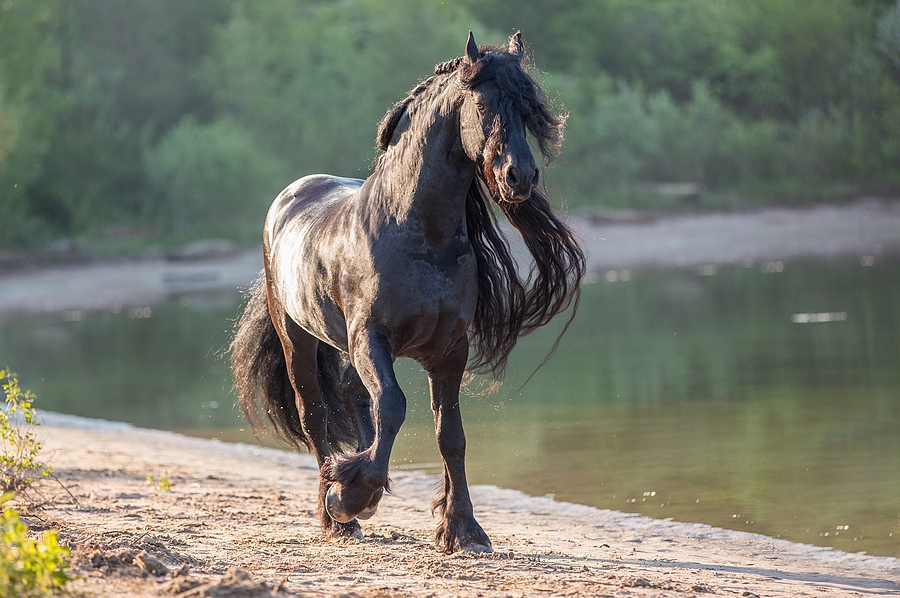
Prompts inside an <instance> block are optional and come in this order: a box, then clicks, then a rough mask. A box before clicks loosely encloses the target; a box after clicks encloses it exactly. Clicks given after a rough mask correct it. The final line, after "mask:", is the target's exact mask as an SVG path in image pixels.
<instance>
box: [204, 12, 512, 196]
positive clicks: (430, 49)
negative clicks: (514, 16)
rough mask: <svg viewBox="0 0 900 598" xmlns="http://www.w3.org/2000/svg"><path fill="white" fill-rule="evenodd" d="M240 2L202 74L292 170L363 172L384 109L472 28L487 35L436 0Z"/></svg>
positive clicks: (224, 105) (455, 49) (453, 52)
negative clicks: (389, 0) (424, 0)
mask: <svg viewBox="0 0 900 598" xmlns="http://www.w3.org/2000/svg"><path fill="white" fill-rule="evenodd" d="M234 8H235V10H234V16H233V18H232V19H231V20H230V21H229V23H228V24H227V25H226V26H224V27H222V28H221V29H220V30H219V31H218V34H217V36H216V43H215V44H214V47H213V50H212V51H211V52H210V53H209V55H208V56H207V57H206V60H205V61H204V64H203V68H202V71H201V73H202V79H203V80H204V81H205V82H206V83H207V85H208V86H209V88H210V89H211V91H212V94H213V97H214V98H215V100H216V102H217V105H218V106H219V108H220V109H222V110H225V111H227V112H228V113H230V114H232V115H233V116H234V118H235V119H236V120H237V121H238V122H240V123H241V124H242V125H244V126H245V127H246V128H247V129H248V130H251V131H254V132H256V133H257V139H259V140H260V142H261V143H262V144H263V147H264V148H265V149H266V150H268V151H270V152H271V153H274V154H276V155H278V156H282V157H284V159H285V160H287V161H288V163H289V164H288V165H289V167H290V168H291V172H293V173H295V175H296V176H299V175H302V174H310V173H315V172H331V173H335V174H339V175H341V176H365V175H366V173H367V171H368V169H369V166H370V164H371V162H372V160H373V158H374V157H375V152H374V149H373V148H374V143H375V141H374V140H375V128H376V125H377V124H378V121H379V120H380V119H381V117H382V115H384V113H385V111H386V110H387V109H388V108H390V106H392V105H393V103H394V102H396V101H397V100H398V99H400V98H401V97H402V96H403V94H404V93H405V92H406V91H407V90H409V89H411V88H412V87H414V86H415V84H416V83H417V82H418V81H419V80H420V79H424V78H425V77H427V76H428V75H430V74H431V73H432V71H433V69H434V65H435V64H436V63H437V62H440V61H443V60H446V59H447V58H448V57H452V56H457V55H459V54H460V53H461V52H462V50H463V47H464V43H465V32H466V31H467V30H468V29H470V28H474V29H475V30H476V34H478V35H480V38H481V39H482V40H485V37H484V35H483V30H482V28H479V27H477V26H475V27H473V25H472V20H471V18H470V17H469V16H468V15H467V14H466V13H465V11H462V10H460V9H459V8H454V7H452V6H445V5H444V4H443V3H438V2H433V1H430V2H419V1H417V0H394V1H392V2H381V1H375V0H349V1H347V2H341V3H329V2H308V1H303V0H290V1H287V0H286V1H283V2H278V3H271V2H254V1H252V0H244V1H240V2H236V4H235V7H234ZM460 40H462V41H460ZM485 41H486V40H485ZM496 41H497V42H500V41H502V36H498V37H497V38H496ZM295 178H296V177H295Z"/></svg>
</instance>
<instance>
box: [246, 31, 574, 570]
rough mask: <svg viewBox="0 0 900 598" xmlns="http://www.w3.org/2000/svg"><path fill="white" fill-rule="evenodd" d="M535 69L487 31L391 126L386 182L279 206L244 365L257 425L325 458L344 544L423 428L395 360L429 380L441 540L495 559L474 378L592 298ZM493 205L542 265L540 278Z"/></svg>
mask: <svg viewBox="0 0 900 598" xmlns="http://www.w3.org/2000/svg"><path fill="white" fill-rule="evenodd" d="M523 59H524V46H523V44H522V40H521V36H520V34H518V33H517V34H516V35H514V36H513V37H512V38H511V39H510V41H509V46H508V47H507V48H498V47H493V46H482V47H481V48H479V47H478V46H477V45H476V43H475V40H474V37H473V36H472V34H471V32H470V33H469V39H468V43H467V45H466V53H465V56H462V57H460V58H456V59H453V60H450V61H448V62H445V63H442V64H439V65H438V66H437V67H436V68H435V75H434V76H432V77H431V78H429V79H427V80H426V81H424V82H423V83H421V84H420V85H419V86H417V87H416V88H415V89H413V90H412V91H411V92H410V93H409V94H408V96H407V97H406V98H405V99H403V100H401V101H400V102H398V103H397V104H396V105H395V106H394V107H393V108H392V109H391V110H390V111H388V113H387V114H386V115H385V117H384V119H383V120H382V121H381V124H380V125H379V129H378V146H379V149H380V150H382V151H383V152H384V153H383V154H382V155H381V156H380V157H379V159H378V161H377V164H376V166H375V172H374V173H373V174H372V175H371V176H370V177H369V178H368V179H366V180H365V181H362V180H357V179H345V178H338V177H333V176H326V175H313V176H307V177H304V178H302V179H300V180H298V181H296V182H295V183H293V184H292V185H290V186H289V187H288V188H287V189H285V190H284V191H283V192H282V193H281V195H279V196H278V198H277V199H276V200H275V202H274V203H273V204H272V207H271V209H270V210H269V214H268V217H267V218H266V223H265V229H264V234H263V251H264V254H265V270H264V276H263V277H261V278H260V281H259V282H258V284H257V286H256V288H255V290H254V291H253V292H252V293H251V297H250V301H249V303H248V305H247V307H246V308H245V311H244V314H243V316H242V317H241V319H240V321H239V323H238V326H237V332H236V335H235V339H234V341H233V343H232V345H231V359H232V368H233V372H234V378H235V383H236V386H237V389H238V391H239V393H240V399H241V406H242V408H243V410H244V414H245V415H246V416H247V418H248V420H249V421H250V422H251V425H253V426H254V429H256V428H258V427H265V425H266V423H265V422H264V421H263V420H265V419H267V420H268V424H270V425H271V426H272V427H273V428H274V432H275V434H276V435H277V436H278V437H280V438H281V439H282V440H286V441H288V442H289V443H292V444H293V445H294V446H295V447H297V448H298V449H299V448H300V447H301V445H305V446H306V447H307V448H309V449H310V450H311V451H312V452H313V454H314V455H315V456H316V459H317V461H318V464H319V468H320V474H321V475H320V483H319V499H318V514H319V518H320V521H321V524H322V528H323V532H324V533H325V534H326V535H329V536H345V537H354V536H355V537H362V534H361V532H360V527H359V523H358V522H357V519H367V518H369V517H371V516H372V515H373V514H374V513H375V510H376V508H377V506H378V502H379V500H380V499H381V497H382V494H383V492H385V491H389V489H390V487H389V484H390V480H389V478H388V461H389V458H390V454H391V448H392V446H393V444H394V439H395V438H396V436H397V433H398V432H399V431H400V426H401V425H402V424H403V420H404V418H405V416H406V398H405V397H404V395H403V392H402V391H401V390H400V387H399V386H398V384H397V380H396V378H395V377H394V370H393V362H394V360H395V359H397V358H398V357H408V358H412V359H414V360H416V361H417V362H419V363H420V364H421V365H422V367H423V368H424V370H425V371H426V372H427V374H428V381H429V388H430V391H431V406H432V409H433V411H434V421H435V429H436V435H437V444H438V448H439V449H440V453H441V459H442V460H443V465H444V479H443V484H442V487H441V488H440V489H439V493H438V496H437V498H436V499H435V501H434V503H433V505H432V512H434V511H438V512H439V513H440V523H439V525H438V527H437V531H436V534H435V542H436V545H437V547H438V549H440V550H442V551H443V552H446V553H451V552H454V551H456V550H472V551H490V550H491V542H490V540H489V539H488V537H487V535H486V534H485V532H484V530H483V529H482V528H481V526H480V525H479V524H478V522H476V521H475V517H474V515H473V512H472V503H471V501H470V499H469V491H468V486H467V484H466V474H465V465H464V460H465V448H466V441H465V435H464V433H463V426H462V420H461V419H460V411H459V390H460V385H461V381H462V378H463V374H464V372H465V371H466V370H468V371H469V372H471V373H483V374H484V373H486V374H492V375H493V376H494V379H496V380H499V379H500V378H501V377H502V374H503V370H504V367H505V365H506V362H507V358H508V357H509V354H510V352H511V351H512V349H513V346H514V345H515V344H516V341H517V340H518V338H519V337H520V336H522V335H524V334H526V333H528V332H530V331H532V330H534V329H536V328H538V327H539V326H542V325H544V324H545V323H547V322H548V321H549V320H550V319H551V318H552V317H553V316H555V315H556V314H558V313H560V312H561V311H563V310H565V309H566V308H567V307H569V306H570V305H571V304H572V302H573V301H577V297H578V292H579V284H580V281H581V278H582V276H583V274H584V267H585V264H584V255H583V253H582V251H581V249H580V248H579V246H578V244H577V242H576V241H575V239H574V237H573V235H572V232H571V231H570V230H569V228H568V227H567V226H566V225H565V224H564V223H563V222H562V221H561V220H559V219H558V218H557V217H556V216H555V215H554V214H553V212H552V210H551V208H550V205H549V203H548V202H547V199H546V198H545V197H544V196H543V195H542V194H541V193H540V191H539V190H538V189H537V183H538V174H539V171H538V168H537V165H536V164H535V160H534V157H533V156H532V153H531V149H530V147H529V145H528V141H527V133H528V132H530V133H531V134H532V135H533V137H534V139H535V142H536V143H537V146H538V147H539V148H540V150H541V153H542V154H543V155H544V156H545V158H547V159H548V160H549V159H550V157H551V156H552V153H553V151H554V150H555V149H556V148H557V146H558V144H559V143H560V141H561V140H562V129H563V124H564V119H563V118H562V117H559V116H555V115H554V114H553V113H552V112H551V111H550V109H549V106H548V104H547V102H546V101H545V100H544V98H543V96H542V94H541V91H540V88H539V87H538V85H537V84H536V83H535V82H534V80H533V79H532V78H531V77H530V76H529V75H528V73H527V72H526V70H525V68H524V67H523ZM491 202H493V203H494V204H496V205H497V206H499V209H500V210H501V211H502V212H503V213H504V214H505V215H506V218H507V219H508V221H509V222H510V224H512V226H513V227H515V228H516V229H517V230H518V231H519V233H520V234H521V235H522V237H523V239H524V241H525V245H526V247H527V248H528V250H529V252H530V253H531V257H532V258H533V261H532V264H531V269H530V271H529V273H528V275H527V276H525V277H523V276H522V275H521V274H520V272H519V269H518V266H517V264H516V262H515V260H514V259H513V257H512V255H511V253H510V249H509V246H508V245H507V242H506V239H505V238H504V237H503V235H502V233H501V232H500V230H499V229H498V227H497V222H496V216H495V212H494V210H493V208H492V203H491ZM569 321H571V320H569ZM345 356H347V357H349V364H350V365H348V366H346V368H345V369H344V370H343V372H342V371H341V367H342V363H343V361H344V360H345V359H344V358H345ZM261 411H262V412H264V413H265V418H264V417H262V416H261V413H260V412H261ZM352 449H355V451H353V450H352Z"/></svg>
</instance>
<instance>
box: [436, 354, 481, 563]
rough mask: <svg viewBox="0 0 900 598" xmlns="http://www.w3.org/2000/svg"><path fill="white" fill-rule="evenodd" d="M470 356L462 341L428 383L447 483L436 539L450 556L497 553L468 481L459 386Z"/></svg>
mask: <svg viewBox="0 0 900 598" xmlns="http://www.w3.org/2000/svg"><path fill="white" fill-rule="evenodd" d="M468 354H469V344H468V341H467V340H466V339H465V338H463V339H461V340H460V341H459V342H458V343H457V345H456V347H454V349H453V351H452V352H451V353H450V354H449V355H448V356H447V357H446V358H445V359H444V360H443V361H441V362H440V363H437V364H428V365H427V366H426V370H427V372H428V384H429V388H430V390H431V408H432V410H433V411H434V428H435V433H436V435H437V443H438V449H439V450H440V452H441V459H442V460H443V462H444V481H443V485H442V487H440V488H439V489H438V495H437V497H436V498H435V500H434V502H433V503H432V505H431V510H432V513H434V512H435V511H438V512H440V517H441V520H440V523H439V524H438V527H437V530H436V531H435V535H434V539H435V545H436V546H437V548H438V550H440V551H442V552H444V553H447V554H450V553H451V552H456V551H458V550H463V551H467V552H493V548H492V547H491V541H490V540H489V539H488V536H487V534H486V533H485V532H484V530H483V529H482V528H481V526H480V525H479V524H478V522H477V521H475V514H474V513H473V511H472V500H471V499H470V498H469V486H468V483H467V482H466V464H465V460H466V435H465V433H464V432H463V425H462V417H461V415H460V412H459V387H460V383H461V381H462V375H463V372H464V371H465V367H466V360H467V359H468Z"/></svg>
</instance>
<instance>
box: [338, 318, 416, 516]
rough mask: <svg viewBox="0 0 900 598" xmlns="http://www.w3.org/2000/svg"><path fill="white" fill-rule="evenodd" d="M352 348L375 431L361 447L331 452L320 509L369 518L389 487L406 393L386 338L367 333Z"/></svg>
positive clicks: (403, 414) (404, 416)
mask: <svg viewBox="0 0 900 598" xmlns="http://www.w3.org/2000/svg"><path fill="white" fill-rule="evenodd" d="M352 351H353V365H354V366H355V368H356V370H357V372H358V375H359V377H360V380H362V382H363V385H364V386H365V388H366V390H368V392H369V396H370V397H371V400H372V415H373V419H374V431H375V435H374V438H373V439H372V440H371V445H370V446H368V448H366V449H365V450H362V451H360V452H358V453H356V454H355V455H339V456H338V455H336V456H333V457H332V458H331V459H330V460H329V463H328V464H327V466H326V467H325V468H324V469H323V476H325V479H326V481H327V482H329V483H330V487H329V488H328V493H327V495H326V497H325V508H326V510H327V511H328V514H329V515H330V516H331V517H332V518H333V519H335V520H336V521H342V522H343V521H352V520H353V519H354V518H356V517H359V518H361V519H366V518H368V517H371V516H372V515H374V513H375V510H376V508H377V507H378V502H379V501H380V500H381V497H382V495H383V493H384V491H385V490H390V480H389V478H388V464H389V461H390V458H391V450H392V449H393V447H394V440H395V439H396V437H397V434H398V433H399V432H400V426H401V425H403V421H404V420H405V419H406V397H405V396H404V395H403V391H401V390H400V386H399V384H397V379H396V377H395V376H394V356H393V353H392V351H391V347H390V344H389V343H388V341H387V339H386V338H385V337H384V336H382V335H378V334H375V333H371V332H367V333H366V334H364V335H362V338H361V339H359V340H358V341H357V342H356V343H354V347H353V349H352Z"/></svg>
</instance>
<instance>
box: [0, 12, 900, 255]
mask: <svg viewBox="0 0 900 598" xmlns="http://www.w3.org/2000/svg"><path fill="white" fill-rule="evenodd" d="M512 6H514V8H511V7H512ZM469 29H473V30H474V31H475V34H476V38H477V39H478V40H479V42H481V43H498V44H499V43H504V41H505V39H506V36H508V35H510V34H511V33H514V32H515V31H516V30H517V29H521V30H522V31H523V34H524V36H525V40H526V42H527V43H528V44H529V49H530V51H531V52H532V53H533V55H534V58H535V60H536V65H537V68H538V70H539V78H540V79H541V81H542V83H543V85H544V87H545V89H546V90H547V91H548V92H549V94H550V96H551V97H552V98H553V99H554V101H556V102H558V103H559V105H560V106H563V107H564V108H565V110H567V111H568V112H569V114H570V117H569V124H568V131H567V139H566V142H565V144H564V147H563V152H562V154H561V156H560V157H559V158H558V159H557V160H556V161H555V163H554V168H553V171H552V174H551V176H550V185H551V190H553V191H554V194H555V195H556V196H557V197H563V198H565V199H566V200H567V201H568V203H569V204H570V205H571V206H592V207H597V208H617V207H633V208H642V209H647V208H650V209H739V208H747V207H754V206H760V205H776V204H777V205H798V204H805V203H811V202H818V201H835V200H842V199H847V198H853V197H858V196H861V195H865V194H877V195H896V194H897V193H898V190H900V1H894V0H890V1H886V0H852V1H851V0H818V1H816V2H814V3H813V2H809V1H807V0H721V1H716V2H710V1H709V0H540V1H538V0H520V1H519V2H517V3H515V4H514V5H511V4H510V3H508V2H505V1H502V0H477V1H476V0H460V1H459V2H450V1H447V2H439V1H437V0H423V1H420V0H342V1H340V2H330V1H329V2H326V1H324V0H322V1H316V0H270V1H266V2H257V1H254V0H204V1H202V2H201V1H184V0H145V1H131V2H113V1H111V0H40V1H35V0H0V217H2V221H3V223H4V226H3V235H2V237H0V249H3V248H7V249H9V248H17V249H21V248H27V247H38V248H40V247H43V248H46V247H53V246H56V247H68V246H73V245H74V246H75V247H76V248H84V247H87V246H90V245H91V243H94V244H96V243H100V244H103V243H106V244H110V243H112V244H116V243H120V244H121V243H126V244H127V243H137V244H139V243H141V242H146V241H147V240H148V239H153V240H154V242H158V241H159V240H160V239H162V240H164V241H167V242H180V241H184V240H188V239H191V238H197V237H201V236H207V237H209V236H217V237H225V238H231V239H234V240H237V241H239V242H251V241H255V240H256V239H257V238H258V236H259V230H260V226H261V222H262V219H263V217H264V214H265V210H266V208H267V206H268V204H269V202H270V201H271V199H272V198H273V197H274V196H275V195H276V194H277V193H278V192H279V191H280V190H281V189H282V188H283V187H284V186H285V185H286V184H287V183H289V182H290V181H291V180H293V179H295V178H298V177H299V176H302V175H304V174H309V173H313V172H329V173H333V174H339V175H343V176H356V177H364V176H366V174H367V172H368V171H369V169H370V167H371V164H372V160H373V158H374V156H375V150H374V133H375V126H376V123H377V122H378V120H379V119H380V117H381V116H382V114H383V113H384V111H385V110H386V109H387V108H388V107H389V106H390V105H391V104H392V103H393V102H394V101H395V100H397V99H399V98H400V97H402V95H403V94H404V92H406V91H407V90H408V89H410V88H411V87H413V86H414V85H415V84H416V82H417V81H418V80H420V79H422V78H425V77H427V76H428V75H429V74H430V73H431V70H432V67H433V65H434V64H435V63H437V62H439V61H442V60H446V59H448V58H450V57H453V56H457V55H459V54H461V52H462V49H463V46H464V41H465V34H466V32H467V31H468V30H469ZM675 183H679V184H680V185H674V184H675Z"/></svg>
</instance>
